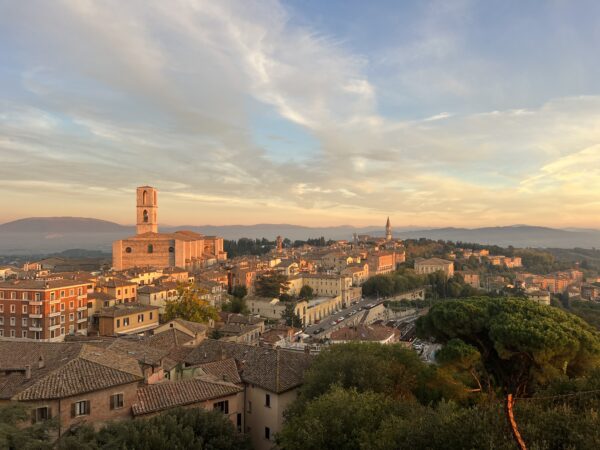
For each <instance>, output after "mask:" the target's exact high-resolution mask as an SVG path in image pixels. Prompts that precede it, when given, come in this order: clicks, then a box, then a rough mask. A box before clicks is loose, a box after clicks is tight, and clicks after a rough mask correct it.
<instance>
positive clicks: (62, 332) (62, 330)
mask: <svg viewBox="0 0 600 450" xmlns="http://www.w3.org/2000/svg"><path fill="white" fill-rule="evenodd" d="M64 334H65V327H60V335H61V336H63V335H64Z"/></svg>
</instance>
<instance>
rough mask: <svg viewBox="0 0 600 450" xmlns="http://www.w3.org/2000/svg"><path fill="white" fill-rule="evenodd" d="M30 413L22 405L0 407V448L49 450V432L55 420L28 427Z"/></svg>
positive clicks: (54, 426) (50, 445) (51, 430)
mask: <svg viewBox="0 0 600 450" xmlns="http://www.w3.org/2000/svg"><path fill="white" fill-rule="evenodd" d="M30 420H31V412H30V411H29V410H28V409H27V408H26V407H25V406H24V405H22V404H16V403H11V404H7V405H3V406H1V407H0V448H3V449H8V450H34V449H35V450H45V449H48V450H50V449H51V448H53V445H52V443H51V439H50V436H51V432H53V431H54V429H55V428H56V426H57V422H56V420H54V419H53V420H48V421H43V422H39V423H36V424H34V425H30V424H29V421H30Z"/></svg>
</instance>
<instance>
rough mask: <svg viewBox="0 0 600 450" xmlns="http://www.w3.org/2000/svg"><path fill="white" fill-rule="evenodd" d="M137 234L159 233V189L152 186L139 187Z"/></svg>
mask: <svg viewBox="0 0 600 450" xmlns="http://www.w3.org/2000/svg"><path fill="white" fill-rule="evenodd" d="M136 198H137V221H136V223H137V234H143V233H148V232H150V233H158V221H157V211H158V200H157V191H156V189H154V188H153V187H151V186H141V187H139V188H137V195H136Z"/></svg>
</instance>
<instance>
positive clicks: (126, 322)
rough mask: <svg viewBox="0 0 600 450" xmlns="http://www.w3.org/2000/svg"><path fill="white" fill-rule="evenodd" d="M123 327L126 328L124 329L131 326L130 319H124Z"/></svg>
mask: <svg viewBox="0 0 600 450" xmlns="http://www.w3.org/2000/svg"><path fill="white" fill-rule="evenodd" d="M123 326H124V327H128V326H129V317H125V318H124V319H123Z"/></svg>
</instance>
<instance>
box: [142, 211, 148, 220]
mask: <svg viewBox="0 0 600 450" xmlns="http://www.w3.org/2000/svg"><path fill="white" fill-rule="evenodd" d="M143 216H144V223H148V211H147V210H146V209H145V210H144V213H143Z"/></svg>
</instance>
